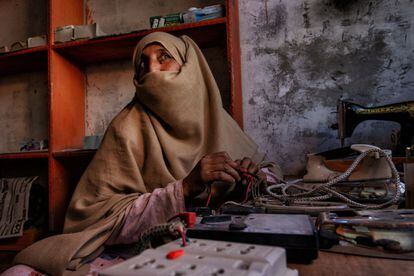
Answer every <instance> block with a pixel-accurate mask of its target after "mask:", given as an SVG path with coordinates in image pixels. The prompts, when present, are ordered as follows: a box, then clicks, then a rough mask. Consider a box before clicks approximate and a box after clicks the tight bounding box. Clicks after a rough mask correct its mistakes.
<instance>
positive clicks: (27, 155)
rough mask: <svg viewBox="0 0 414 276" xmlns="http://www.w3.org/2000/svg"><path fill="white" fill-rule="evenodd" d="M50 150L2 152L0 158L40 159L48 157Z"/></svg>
mask: <svg viewBox="0 0 414 276" xmlns="http://www.w3.org/2000/svg"><path fill="white" fill-rule="evenodd" d="M48 157H49V152H48V151H25V152H16V153H0V160H4V159H39V158H48Z"/></svg>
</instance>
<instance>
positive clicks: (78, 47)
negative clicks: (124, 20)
mask: <svg viewBox="0 0 414 276" xmlns="http://www.w3.org/2000/svg"><path fill="white" fill-rule="evenodd" d="M225 23H226V19H225V18H218V19H212V20H206V21H201V22H197V23H188V24H182V25H177V26H171V27H165V28H158V29H149V30H143V31H138V32H134V33H130V34H124V35H116V36H108V37H102V38H96V39H89V40H77V41H72V42H67V43H62V44H55V45H53V46H52V48H53V49H55V50H56V51H57V52H59V53H60V54H61V55H63V56H65V57H68V58H70V59H72V60H74V61H76V62H77V63H78V64H82V65H85V64H93V63H97V62H104V61H111V60H121V59H132V54H133V51H134V49H135V46H136V44H137V43H138V41H139V40H140V39H141V38H142V37H144V36H145V35H147V34H149V33H152V32H157V31H162V32H169V33H172V34H174V35H177V36H180V35H183V34H185V35H188V36H189V37H191V38H192V39H193V40H194V41H195V42H196V43H197V44H198V45H199V46H200V47H209V46H216V45H217V41H223V39H225Z"/></svg>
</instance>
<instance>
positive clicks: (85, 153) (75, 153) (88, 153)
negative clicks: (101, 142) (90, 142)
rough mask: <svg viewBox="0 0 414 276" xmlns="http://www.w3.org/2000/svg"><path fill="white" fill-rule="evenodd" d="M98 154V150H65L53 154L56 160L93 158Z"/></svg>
mask: <svg viewBox="0 0 414 276" xmlns="http://www.w3.org/2000/svg"><path fill="white" fill-rule="evenodd" d="M95 153H96V150H84V149H79V150H76V149H74V150H63V151H57V152H54V153H53V156H54V157H56V158H77V157H86V158H92V157H93V156H94V155H95Z"/></svg>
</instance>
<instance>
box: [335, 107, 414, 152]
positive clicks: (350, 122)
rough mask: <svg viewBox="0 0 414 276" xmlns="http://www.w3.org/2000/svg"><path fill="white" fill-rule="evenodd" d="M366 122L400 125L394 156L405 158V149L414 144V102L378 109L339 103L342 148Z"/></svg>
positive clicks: (339, 128) (339, 129) (339, 127)
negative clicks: (345, 141) (379, 121)
mask: <svg viewBox="0 0 414 276" xmlns="http://www.w3.org/2000/svg"><path fill="white" fill-rule="evenodd" d="M366 120H385V121H394V122H397V123H399V124H400V126H401V130H400V135H399V136H400V137H399V141H398V142H397V145H396V148H395V151H394V154H395V155H396V156H405V149H406V148H407V147H411V146H412V145H413V144H414V141H413V137H414V101H409V102H401V103H395V104H389V105H383V106H376V107H364V106H361V105H358V104H355V103H351V102H347V101H344V100H341V99H340V100H339V101H338V131H339V138H340V139H341V146H342V147H343V146H344V140H345V138H346V137H351V135H352V133H353V132H354V129H355V128H356V127H357V126H358V124H359V123H361V122H363V121H366Z"/></svg>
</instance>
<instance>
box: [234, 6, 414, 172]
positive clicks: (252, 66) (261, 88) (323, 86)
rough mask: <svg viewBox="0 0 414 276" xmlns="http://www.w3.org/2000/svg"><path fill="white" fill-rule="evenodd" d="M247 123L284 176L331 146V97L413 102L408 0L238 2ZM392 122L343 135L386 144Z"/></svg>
mask: <svg viewBox="0 0 414 276" xmlns="http://www.w3.org/2000/svg"><path fill="white" fill-rule="evenodd" d="M239 5H240V28H241V29H240V33H241V46H242V67H243V69H242V72H243V75H242V78H243V94H244V100H243V101H244V106H243V108H244V122H245V130H246V132H247V133H249V134H250V135H251V136H252V137H253V138H254V140H256V141H257V142H258V144H259V145H260V147H261V148H262V149H263V150H264V151H266V152H267V154H268V156H269V158H270V159H273V160H276V161H278V162H279V163H280V164H281V165H282V167H283V168H284V170H285V172H286V173H288V174H300V173H301V172H303V169H304V165H305V154H306V153H308V152H318V151H323V150H328V149H333V148H335V147H339V146H340V144H339V140H338V139H337V131H336V130H333V129H332V128H330V126H331V125H332V124H334V123H336V122H337V119H336V114H335V113H334V112H335V111H336V103H337V100H338V99H339V98H340V97H345V98H349V99H352V100H353V101H355V102H357V103H360V104H363V105H370V104H372V105H380V104H387V103H393V102H398V101H405V100H414V70H413V68H412V66H413V59H414V50H413V49H414V26H413V23H414V3H413V1H412V0H404V1H362V0H361V1H357V0H348V1H347V0H302V1H298V0H277V1H276V0H240V1H239ZM396 131H398V125H397V124H395V123H387V122H380V121H371V122H364V123H363V124H361V125H359V127H358V128H357V129H356V132H355V133H354V135H353V137H352V139H348V140H347V144H351V143H371V144H376V145H378V146H381V147H388V148H390V147H391V146H392V141H391V134H392V133H395V132H396Z"/></svg>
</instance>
